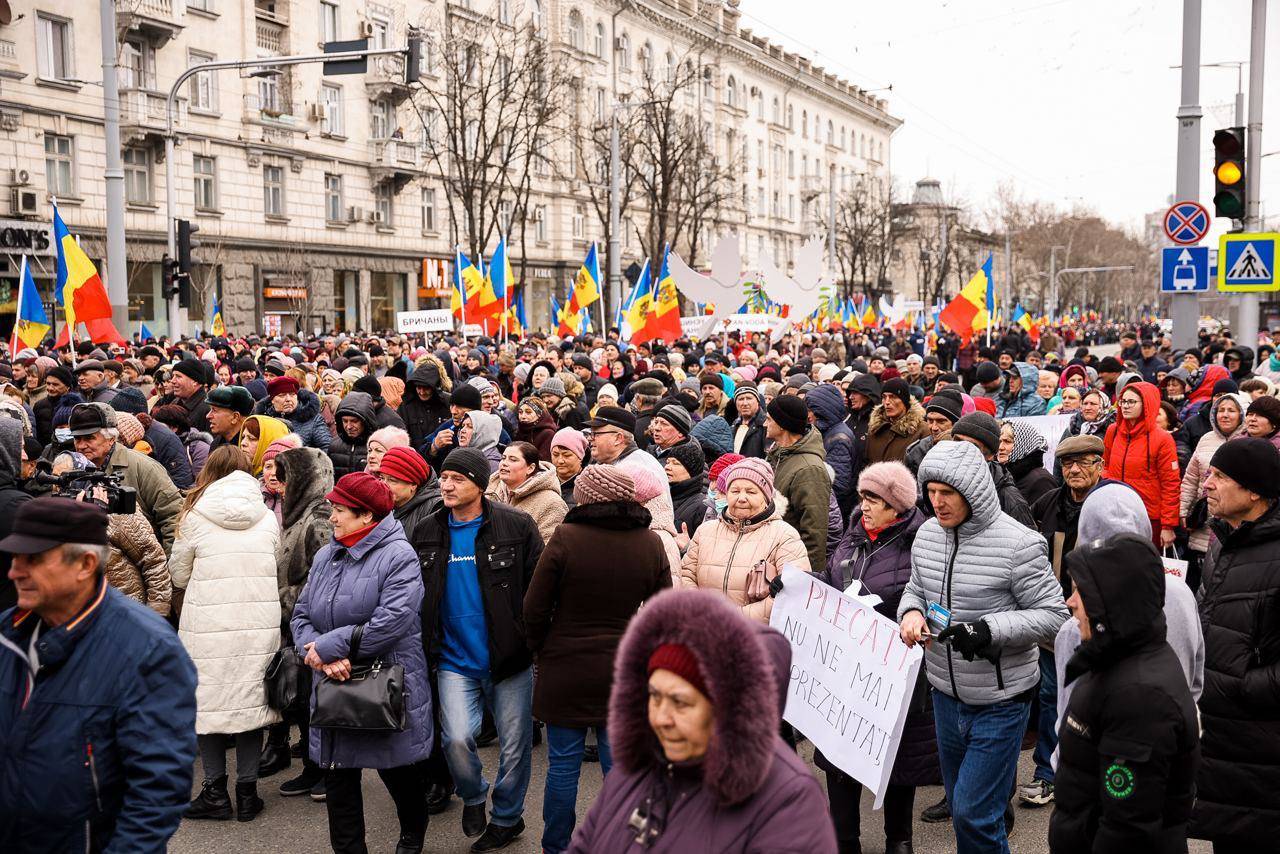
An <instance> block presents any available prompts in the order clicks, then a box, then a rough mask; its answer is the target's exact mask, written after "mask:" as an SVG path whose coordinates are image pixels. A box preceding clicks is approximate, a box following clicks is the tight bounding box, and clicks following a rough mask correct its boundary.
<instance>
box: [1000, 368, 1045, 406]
mask: <svg viewBox="0 0 1280 854" xmlns="http://www.w3.org/2000/svg"><path fill="white" fill-rule="evenodd" d="M1013 367H1014V369H1015V370H1017V372H1018V376H1020V377H1022V388H1021V389H1020V390H1019V391H1018V393H1017V394H1016V395H1013V396H1012V397H1011V396H1009V394H1008V392H1004V391H1002V392H1001V393H1000V395H999V396H998V397H996V413H997V417H998V418H1015V417H1019V416H1029V415H1044V410H1045V399H1044V398H1043V397H1041V396H1040V395H1038V394H1036V384H1037V383H1038V382H1039V381H1040V370H1039V369H1038V368H1037V367H1036V366H1035V365H1028V364H1027V363H1026V362H1014V363H1013ZM1008 385H1009V382H1008V380H1005V386H1006V388H1007V387H1008Z"/></svg>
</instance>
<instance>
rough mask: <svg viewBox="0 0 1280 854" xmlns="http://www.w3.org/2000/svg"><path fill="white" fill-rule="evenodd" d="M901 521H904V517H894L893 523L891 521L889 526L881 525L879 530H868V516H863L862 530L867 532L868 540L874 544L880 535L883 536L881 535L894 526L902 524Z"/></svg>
mask: <svg viewBox="0 0 1280 854" xmlns="http://www.w3.org/2000/svg"><path fill="white" fill-rule="evenodd" d="M901 521H902V517H901V516H895V517H893V519H892V521H890V522H889V524H888V525H881V526H880V527H879V528H868V527H867V517H866V516H863V517H862V530H864V531H866V532H867V539H869V540H870V541H871V542H873V543H874V542H875V541H876V537H878V536H880V535H881V534H883V533H884V532H885V531H886V530H888V529H889V528H892V527H893V526H894V525H896V524H898V523H899V522H901Z"/></svg>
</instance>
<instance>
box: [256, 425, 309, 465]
mask: <svg viewBox="0 0 1280 854" xmlns="http://www.w3.org/2000/svg"><path fill="white" fill-rule="evenodd" d="M301 447H302V437H301V436H299V435H298V434H297V433H285V434H284V435H283V436H281V437H280V438H279V439H276V440H275V441H274V442H272V443H271V444H270V445H267V449H266V450H265V451H263V452H262V462H263V464H264V465H265V464H266V463H269V462H271V461H272V460H274V459H275V458H276V457H277V456H278V455H279V454H280V452H282V451H288V450H292V449H293V448H301Z"/></svg>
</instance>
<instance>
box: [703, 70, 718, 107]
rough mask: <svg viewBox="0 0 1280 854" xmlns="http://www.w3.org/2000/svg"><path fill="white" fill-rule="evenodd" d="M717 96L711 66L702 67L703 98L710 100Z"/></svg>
mask: <svg viewBox="0 0 1280 854" xmlns="http://www.w3.org/2000/svg"><path fill="white" fill-rule="evenodd" d="M714 97H715V80H713V79H712V74H711V66H709V65H708V66H707V67H705V68H703V69H702V98H703V100H706V101H709V100H711V99H712V98H714Z"/></svg>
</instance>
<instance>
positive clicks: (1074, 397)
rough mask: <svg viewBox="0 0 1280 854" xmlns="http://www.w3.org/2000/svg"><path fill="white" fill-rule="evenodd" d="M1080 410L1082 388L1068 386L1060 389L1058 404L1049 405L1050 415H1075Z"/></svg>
mask: <svg viewBox="0 0 1280 854" xmlns="http://www.w3.org/2000/svg"><path fill="white" fill-rule="evenodd" d="M1079 411H1080V389H1078V388H1076V387H1075V386H1067V387H1066V388H1064V389H1060V390H1059V391H1058V404H1057V405H1056V406H1051V407H1049V414H1050V415H1074V414H1075V413H1076V412H1079Z"/></svg>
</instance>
